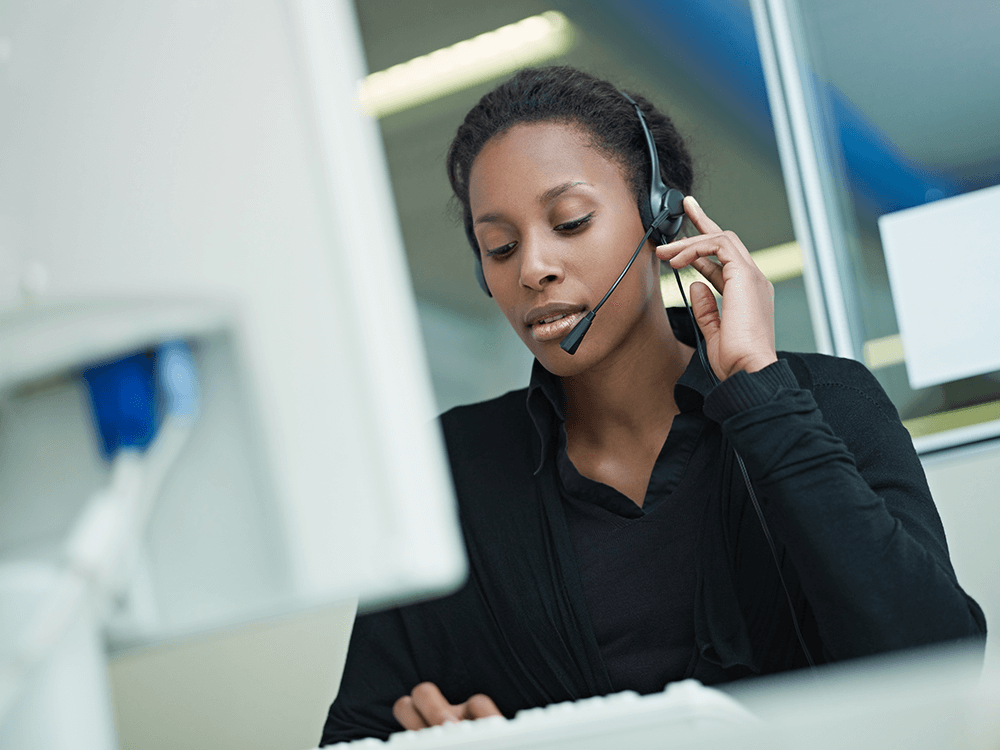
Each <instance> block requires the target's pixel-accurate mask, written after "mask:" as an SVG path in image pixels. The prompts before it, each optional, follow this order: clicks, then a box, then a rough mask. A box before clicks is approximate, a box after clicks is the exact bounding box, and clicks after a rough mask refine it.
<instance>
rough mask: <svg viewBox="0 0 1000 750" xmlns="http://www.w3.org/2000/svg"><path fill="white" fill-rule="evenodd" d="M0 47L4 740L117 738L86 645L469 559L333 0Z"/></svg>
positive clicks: (22, 22)
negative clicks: (466, 555)
mask: <svg viewBox="0 0 1000 750" xmlns="http://www.w3.org/2000/svg"><path fill="white" fill-rule="evenodd" d="M0 37H2V39H0V47H2V49H3V50H4V51H5V53H4V55H2V57H0V73H2V75H0V633H2V636H3V637H2V639H0V640H2V642H3V647H2V648H0V745H2V746H3V747H4V748H11V749H12V750H14V749H15V748H20V747H33V748H34V747H40V748H57V747H59V748H61V747H73V748H110V747H113V746H115V744H116V743H115V741H114V731H113V727H111V726H110V711H109V708H108V701H107V699H106V696H107V685H106V670H105V667H104V658H105V657H104V651H105V646H106V645H107V646H108V647H110V648H111V649H112V650H115V649H120V648H125V647H132V646H140V645H144V644H150V643H153V642H158V641H163V640H167V639H174V638H179V637H185V636H190V635H193V634H197V633H202V632H206V631H209V630H216V629H219V628H227V627H232V626H234V625H237V624H241V623H244V622H248V621H251V620H255V619H260V618H266V617H274V616H281V615H283V614H287V613H292V612H299V611H303V610H305V609H309V608H314V607H320V606H328V605H330V604H331V603H334V602H340V601H344V600H350V599H353V598H358V597H360V598H361V600H362V602H363V603H364V604H365V605H368V606H374V605H379V604H387V603H391V602H394V601H398V600H400V599H410V598H413V597H419V596H426V595H429V594H432V593H436V592H441V591H446V590H448V589H450V588H453V587H455V586H457V585H458V584H460V583H461V581H462V578H463V576H464V571H465V562H464V556H463V553H462V548H461V542H460V536H459V532H458V525H457V521H456V518H455V513H454V504H453V498H452V494H451V493H452V490H451V483H450V479H449V477H448V474H447V469H446V464H445V461H444V454H443V447H442V443H441V438H440V435H439V433H438V428H437V426H436V423H435V422H434V409H433V402H432V396H431V392H430V385H429V379H428V376H427V368H426V363H425V361H424V355H423V351H422V349H421V348H420V336H419V332H418V328H417V323H416V310H415V304H414V301H413V296H412V292H411V290H410V287H409V282H408V279H407V278H406V273H405V259H404V255H403V252H402V248H401V244H400V239H399V231H398V226H397V220H396V214H395V208H394V205H393V201H392V195H391V191H390V190H389V186H388V183H387V178H386V170H385V165H384V161H383V156H382V153H381V147H380V145H379V142H378V136H377V132H376V129H375V124H374V122H373V121H372V120H371V119H370V118H369V117H367V116H365V115H362V114H360V113H358V112H357V109H356V106H355V99H354V97H355V95H356V89H355V84H356V82H357V80H359V79H360V78H361V77H363V75H364V70H363V63H362V59H363V58H362V54H361V49H360V44H359V39H358V34H357V29H356V23H355V20H354V18H353V8H352V6H351V4H350V3H349V2H348V1H347V0H334V1H332V2H331V1H327V2H319V1H318V0H289V2H280V0H270V1H265V0H255V2H252V3H244V2H235V0H233V1H231V2H216V3H207V4H204V3H154V4H142V5H135V4H131V3H127V2H123V1H121V0H105V1H103V2H96V3H90V4H88V5H87V6H85V7H84V6H77V5H74V4H70V3H63V2H41V3H30V2H14V3H5V4H4V5H3V7H2V8H0ZM81 375H83V377H82V378H81V377H80V376H81ZM74 634H75V635H74ZM74 644H75V645H74ZM84 695H86V696H91V697H93V700H92V701H91V703H89V704H88V703H86V702H84V701H83V700H82V698H81V696H84ZM5 709H6V710H5ZM70 734H71V735H72V736H69V735H70Z"/></svg>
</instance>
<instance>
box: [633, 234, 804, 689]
mask: <svg viewBox="0 0 1000 750" xmlns="http://www.w3.org/2000/svg"><path fill="white" fill-rule="evenodd" d="M644 241H645V240H644ZM673 272H674V278H675V279H676V280H677V288H678V289H679V290H680V293H681V299H682V300H684V307H685V308H686V309H687V311H688V317H690V318H691V325H692V327H693V328H694V340H695V348H696V349H697V350H698V357H699V358H700V359H701V364H702V367H704V368H705V371H706V372H707V373H708V376H709V377H710V378H711V379H712V385H713V386H716V385H718V384H719V379H718V378H717V377H716V375H715V371H714V370H712V367H711V365H710V364H709V363H708V356H707V355H706V353H705V347H704V345H703V343H702V338H701V329H700V328H698V322H697V321H696V320H695V318H694V310H692V309H691V305H690V303H688V299H687V295H685V294H684V285H683V284H682V283H681V275H680V273H679V272H678V271H677V269H676V268H673ZM733 455H734V456H735V457H736V463H737V464H738V465H739V467H740V472H741V473H742V474H743V482H744V483H745V484H746V486H747V492H748V493H750V502H751V503H753V509H754V510H755V511H756V512H757V519H758V520H759V521H760V527H761V529H763V531H764V538H765V539H766V540H767V546H768V547H769V548H770V550H771V557H772V558H773V559H774V567H775V568H776V569H777V571H778V580H779V581H781V588H782V589H784V592H785V600H786V601H787V602H788V610H789V612H790V613H791V615H792V625H793V626H794V627H795V635H796V637H797V638H798V639H799V645H800V646H802V651H803V653H804V654H805V655H806V661H807V662H809V667H810V668H811V669H814V668H815V667H816V663H815V662H814V661H813V658H812V654H811V653H809V647H808V646H806V641H805V638H803V637H802V631H801V630H800V629H799V618H798V617H796V616H795V606H794V605H793V604H792V595H791V594H789V593H788V586H787V585H786V584H785V576H784V575H782V573H781V563H780V562H778V551H777V550H776V549H775V547H774V540H773V539H772V538H771V531H770V529H768V528H767V521H765V520H764V512H763V511H762V510H761V509H760V503H759V502H758V501H757V493H756V492H754V489H753V483H752V482H751V481H750V474H749V473H748V472H747V467H746V464H744V463H743V458H742V457H741V456H740V454H739V453H737V452H736V449H735V448H734V449H733Z"/></svg>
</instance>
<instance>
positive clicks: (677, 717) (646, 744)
mask: <svg viewBox="0 0 1000 750" xmlns="http://www.w3.org/2000/svg"><path fill="white" fill-rule="evenodd" d="M756 723H758V720H757V719H756V718H755V717H754V716H753V714H751V713H750V712H749V711H747V710H746V709H745V708H743V706H741V705H740V704H739V703H738V702H737V701H736V700H734V699H733V698H730V697H729V696H728V695H726V694H725V693H722V692H720V691H719V690H715V689H713V688H709V687H705V686H704V685H702V684H701V683H700V682H698V681H697V680H683V681H681V682H673V683H670V684H669V685H667V687H666V689H665V690H664V691H663V692H661V693H653V694H651V695H639V694H638V693H636V692H633V691H631V690H627V691H625V692H621V693H615V694H612V695H606V696H596V697H594V698H585V699H583V700H579V701H573V702H566V703H554V704H552V705H549V706H543V707H539V708H529V709H526V710H524V711H519V712H518V713H517V715H516V716H514V718H513V719H505V718H502V717H499V716H495V717H488V718H485V719H477V720H475V721H461V722H458V723H456V724H445V725H443V726H437V727H429V728H427V729H421V730H419V731H412V732H397V733H396V734H393V735H390V736H389V739H388V740H385V741H383V740H379V739H375V738H369V739H364V740H355V741H353V742H339V743H337V744H335V745H328V746H327V748H326V750H330V748H339V749H340V750H348V749H350V750H430V749H431V748H434V750H437V749H438V748H449V749H452V750H465V749H468V750H472V748H475V749H476V750H511V749H512V748H554V747H559V748H574V749H575V750H590V749H591V748H593V749H594V750H596V749H597V748H602V749H603V748H629V749H630V750H642V748H660V747H664V742H665V741H669V743H670V745H671V747H674V746H676V745H683V744H688V743H694V742H696V741H703V740H704V739H705V738H706V734H712V733H715V732H719V731H732V730H733V729H735V728H738V727H745V728H751V727H752V725H754V724H756Z"/></svg>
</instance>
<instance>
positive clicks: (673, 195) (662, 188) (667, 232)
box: [559, 91, 684, 354]
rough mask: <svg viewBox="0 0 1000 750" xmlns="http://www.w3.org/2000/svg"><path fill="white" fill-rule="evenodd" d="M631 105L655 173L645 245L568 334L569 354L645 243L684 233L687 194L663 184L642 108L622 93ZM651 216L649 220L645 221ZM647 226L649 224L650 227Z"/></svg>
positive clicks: (564, 346)
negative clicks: (682, 227)
mask: <svg viewBox="0 0 1000 750" xmlns="http://www.w3.org/2000/svg"><path fill="white" fill-rule="evenodd" d="M621 95H622V96H624V97H625V98H626V99H628V100H629V102H630V103H631V104H632V106H633V107H635V111H636V113H637V114H638V115H639V124H640V125H642V132H643V134H644V135H645V137H646V146H647V147H648V148H649V160H650V162H651V164H652V171H651V173H650V180H649V212H648V214H646V212H645V211H640V212H639V213H640V215H641V216H642V217H643V224H644V225H645V227H646V234H645V235H644V236H643V238H642V241H641V242H640V243H639V246H638V247H637V248H636V249H635V252H634V253H632V258H631V259H630V260H629V262H628V264H627V265H626V266H625V270H624V271H622V272H621V275H620V276H619V277H618V280H617V281H615V283H614V284H612V285H611V288H610V289H609V290H608V293H607V294H605V295H604V297H603V298H602V299H601V301H600V302H598V303H597V304H596V305H595V306H594V309H593V310H591V311H590V312H588V313H587V314H586V315H585V316H584V317H583V319H582V320H581V321H580V322H579V323H577V324H576V325H575V326H573V329H572V330H571V331H570V332H569V333H568V334H566V337H565V338H564V339H563V340H562V341H561V342H559V346H560V347H561V348H562V350H563V351H564V352H566V353H567V354H575V353H576V350H577V349H578V348H579V346H580V342H581V341H583V337H584V336H585V335H586V334H587V331H588V330H590V324H591V323H593V322H594V316H595V315H596V314H597V311H598V310H600V309H601V305H603V304H604V303H605V302H606V301H607V299H608V297H610V296H611V292H613V291H614V290H615V288H616V287H617V286H618V283H619V282H620V281H621V280H622V279H623V278H625V274H626V273H628V269H630V268H631V267H632V264H633V263H635V259H636V258H638V257H639V251H640V250H642V246H643V245H645V244H646V240H647V239H649V237H650V235H652V236H653V240H654V241H655V242H656V244H657V245H666V244H667V243H669V242H673V241H674V237H676V236H677V233H678V232H679V231H680V230H681V224H682V223H683V222H684V193H682V192H681V191H680V190H675V189H674V188H668V187H667V186H666V185H665V184H664V183H663V180H662V179H661V178H660V159H659V156H658V155H657V153H656V143H655V142H654V141H653V135H652V134H651V133H650V132H649V128H648V127H647V126H646V118H645V116H643V114H642V110H641V109H639V105H638V104H636V102H635V100H634V99H632V97H630V96H629V95H628V94H626V93H625V92H624V91H622V92H621ZM647 215H648V219H647V218H646V217H647ZM647 222H648V223H647Z"/></svg>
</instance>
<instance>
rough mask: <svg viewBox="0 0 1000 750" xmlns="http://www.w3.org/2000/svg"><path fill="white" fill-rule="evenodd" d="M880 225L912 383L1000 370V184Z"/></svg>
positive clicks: (887, 217) (881, 221)
mask: <svg viewBox="0 0 1000 750" xmlns="http://www.w3.org/2000/svg"><path fill="white" fill-rule="evenodd" d="M878 226H879V232H880V233H881V236H882V249H883V251H884V253H885V262H886V266H887V268H888V271H889V285H890V287H891V289H892V302H893V306H894V307H895V309H896V320H897V322H898V323H899V333H900V337H901V338H902V341H903V351H904V352H905V354H906V372H907V375H908V377H909V380H910V387H911V388H913V389H914V390H916V389H918V388H926V387H928V386H932V385H938V384H940V383H948V382H951V381H954V380H959V379H961V378H967V377H971V376H973V375H981V374H983V373H987V372H993V371H995V370H1000V185H995V186H993V187H989V188H984V189H982V190H977V191H976V192H973V193H966V194H965V195H959V196H955V197H954V198H946V199H944V200H940V201H936V202H934V203H928V204H925V205H923V206H917V207H915V208H908V209H906V210H904V211H897V212H895V213H891V214H885V215H884V216H881V217H879V220H878Z"/></svg>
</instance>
